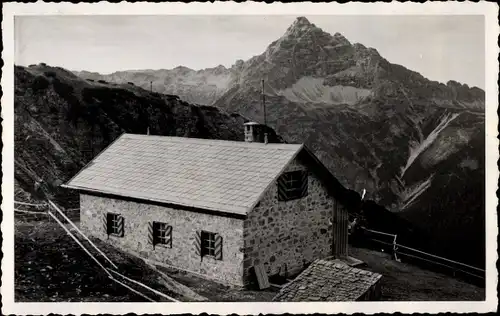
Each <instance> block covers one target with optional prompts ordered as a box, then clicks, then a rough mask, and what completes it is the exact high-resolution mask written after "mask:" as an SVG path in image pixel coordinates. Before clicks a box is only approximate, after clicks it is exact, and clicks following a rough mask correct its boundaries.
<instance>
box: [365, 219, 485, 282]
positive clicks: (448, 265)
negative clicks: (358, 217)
mask: <svg viewBox="0 0 500 316" xmlns="http://www.w3.org/2000/svg"><path fill="white" fill-rule="evenodd" d="M363 235H364V237H365V239H367V240H368V241H371V242H372V243H373V244H372V246H374V247H376V248H378V249H379V250H382V251H384V252H385V251H387V252H388V253H390V254H391V255H392V258H393V259H394V260H397V261H400V262H408V263H412V264H416V265H419V266H423V267H425V268H428V269H430V270H435V271H438V272H443V273H447V274H451V275H453V276H454V277H460V278H464V279H466V280H468V281H472V282H474V283H479V284H483V283H484V280H485V278H486V271H485V270H484V269H481V268H477V267H474V266H472V265H468V264H465V263H462V262H458V261H455V260H451V259H448V258H444V257H441V256H437V255H434V254H431V253H427V252H425V251H422V250H419V249H415V248H412V247H408V246H405V245H401V244H398V243H397V235H395V234H389V233H385V232H380V231H375V230H371V229H367V228H363Z"/></svg>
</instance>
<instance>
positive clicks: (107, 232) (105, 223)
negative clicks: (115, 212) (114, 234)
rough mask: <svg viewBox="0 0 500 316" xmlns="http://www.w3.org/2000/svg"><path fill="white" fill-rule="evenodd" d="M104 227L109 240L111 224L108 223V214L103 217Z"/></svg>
mask: <svg viewBox="0 0 500 316" xmlns="http://www.w3.org/2000/svg"><path fill="white" fill-rule="evenodd" d="M102 226H103V228H104V232H105V233H106V235H107V236H108V238H109V222H108V214H104V215H103V216H102Z"/></svg>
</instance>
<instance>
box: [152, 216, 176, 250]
mask: <svg viewBox="0 0 500 316" xmlns="http://www.w3.org/2000/svg"><path fill="white" fill-rule="evenodd" d="M153 243H154V245H157V244H160V245H165V246H166V247H169V248H172V226H169V225H167V224H166V223H160V222H153Z"/></svg>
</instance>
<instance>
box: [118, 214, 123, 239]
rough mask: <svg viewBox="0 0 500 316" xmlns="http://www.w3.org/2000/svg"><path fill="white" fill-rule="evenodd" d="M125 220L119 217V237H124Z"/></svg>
mask: <svg viewBox="0 0 500 316" xmlns="http://www.w3.org/2000/svg"><path fill="white" fill-rule="evenodd" d="M123 222H124V219H123V216H118V236H120V237H123V235H124V229H123V226H124V223H123Z"/></svg>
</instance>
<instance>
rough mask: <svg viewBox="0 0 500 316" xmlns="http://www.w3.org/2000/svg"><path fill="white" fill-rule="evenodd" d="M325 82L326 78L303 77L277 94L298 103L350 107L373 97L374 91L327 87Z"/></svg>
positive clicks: (337, 86)
mask: <svg viewBox="0 0 500 316" xmlns="http://www.w3.org/2000/svg"><path fill="white" fill-rule="evenodd" d="M324 81H325V79H324V78H314V77H302V78H300V79H299V81H297V82H296V83H294V84H293V85H292V87H290V88H286V89H284V90H279V91H277V94H278V95H279V96H283V97H285V98H286V99H288V100H289V101H292V102H296V103H326V104H349V105H353V104H355V103H357V102H359V101H360V100H362V99H364V98H366V97H368V96H371V95H372V91H371V90H369V89H360V88H356V87H352V86H342V85H336V86H326V85H324Z"/></svg>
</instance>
